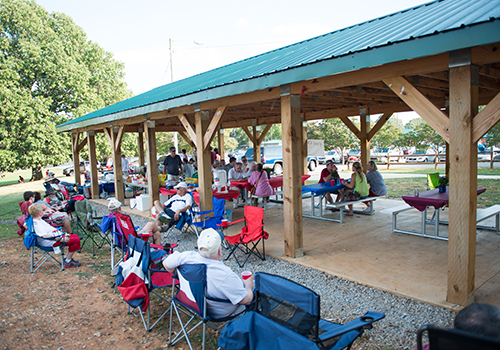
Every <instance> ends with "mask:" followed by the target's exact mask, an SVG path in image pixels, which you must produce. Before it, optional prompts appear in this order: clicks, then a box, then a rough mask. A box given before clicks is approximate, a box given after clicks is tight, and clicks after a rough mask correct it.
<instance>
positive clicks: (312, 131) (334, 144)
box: [307, 118, 359, 154]
mask: <svg viewBox="0 0 500 350" xmlns="http://www.w3.org/2000/svg"><path fill="white" fill-rule="evenodd" d="M307 138H308V139H314V140H324V141H325V150H333V149H335V150H338V151H339V152H340V153H341V154H345V153H346V151H347V150H349V149H352V148H359V140H358V139H357V138H356V136H355V135H354V134H353V133H352V132H351V131H350V130H349V128H348V127H347V126H345V124H344V123H343V122H342V121H341V120H340V119H339V118H332V119H324V120H322V121H319V122H316V123H309V125H308V129H307Z"/></svg>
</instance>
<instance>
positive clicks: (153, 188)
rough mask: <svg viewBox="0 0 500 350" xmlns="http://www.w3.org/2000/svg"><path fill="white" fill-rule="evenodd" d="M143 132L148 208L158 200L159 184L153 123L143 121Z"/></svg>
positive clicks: (151, 121) (152, 121)
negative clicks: (144, 138) (146, 168)
mask: <svg viewBox="0 0 500 350" xmlns="http://www.w3.org/2000/svg"><path fill="white" fill-rule="evenodd" d="M144 131H145V133H146V157H147V166H148V170H147V174H148V193H149V207H150V208H152V207H153V206H154V202H155V201H156V200H159V199H160V193H159V190H158V189H159V188H160V185H159V182H158V164H157V162H156V135H155V121H154V120H146V121H144Z"/></svg>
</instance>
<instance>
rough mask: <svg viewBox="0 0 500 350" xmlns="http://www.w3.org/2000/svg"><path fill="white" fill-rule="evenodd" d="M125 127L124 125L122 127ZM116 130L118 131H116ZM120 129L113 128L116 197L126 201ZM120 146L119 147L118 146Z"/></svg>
mask: <svg viewBox="0 0 500 350" xmlns="http://www.w3.org/2000/svg"><path fill="white" fill-rule="evenodd" d="M120 128H123V127H120ZM115 131H116V132H115ZM119 133H120V129H118V130H117V129H116V128H112V130H111V148H112V150H113V174H114V176H115V198H116V199H118V200H119V201H120V202H122V203H125V187H124V184H123V171H122V157H121V156H122V152H121V148H120V147H121V141H119V140H118V136H119ZM116 146H118V147H116Z"/></svg>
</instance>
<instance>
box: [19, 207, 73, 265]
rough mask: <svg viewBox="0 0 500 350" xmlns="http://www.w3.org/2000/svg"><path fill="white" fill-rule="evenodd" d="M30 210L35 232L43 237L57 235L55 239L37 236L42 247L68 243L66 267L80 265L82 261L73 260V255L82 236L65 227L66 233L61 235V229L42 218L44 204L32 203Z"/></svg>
mask: <svg viewBox="0 0 500 350" xmlns="http://www.w3.org/2000/svg"><path fill="white" fill-rule="evenodd" d="M28 211H29V213H30V215H31V216H32V217H33V227H34V230H35V233H36V234H37V235H38V236H40V237H43V238H53V237H57V238H54V239H43V238H38V237H37V244H38V245H40V246H42V247H57V246H60V245H61V244H62V243H63V242H64V243H66V245H67V246H68V255H67V256H66V259H65V260H64V268H65V269H69V268H72V267H79V266H80V263H79V262H78V261H76V260H73V255H74V254H75V252H76V251H78V250H80V237H78V236H77V235H73V234H71V233H69V232H66V231H64V227H63V230H62V232H66V234H65V235H63V236H61V231H59V230H58V229H56V228H54V227H52V226H50V225H49V224H48V223H47V222H45V221H44V220H42V216H43V206H42V205H41V204H40V203H35V204H32V205H31V206H30V207H29V209H28Z"/></svg>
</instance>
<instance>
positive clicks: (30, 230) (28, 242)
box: [24, 216, 66, 273]
mask: <svg viewBox="0 0 500 350" xmlns="http://www.w3.org/2000/svg"><path fill="white" fill-rule="evenodd" d="M25 223H26V227H27V229H26V232H25V233H24V245H25V246H26V249H29V250H30V253H31V259H30V262H31V263H30V270H31V273H35V272H36V271H37V270H38V269H39V268H40V267H41V266H42V265H43V264H44V263H45V262H46V261H50V262H51V263H53V264H54V265H55V266H56V267H57V268H58V269H59V270H61V271H63V270H64V251H63V248H64V246H65V245H66V244H65V243H61V244H60V245H59V246H58V247H43V246H41V245H40V244H38V241H37V239H45V240H57V239H58V238H59V237H62V236H64V235H65V233H64V232H62V231H61V234H60V235H58V236H55V237H51V238H43V237H40V236H38V235H37V234H36V233H35V227H34V225H33V217H32V216H29V217H28V218H27V219H26V220H25ZM37 254H41V256H40V257H39V258H38V257H37ZM57 254H60V255H61V260H59V259H58V258H57V256H56V255H57Z"/></svg>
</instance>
